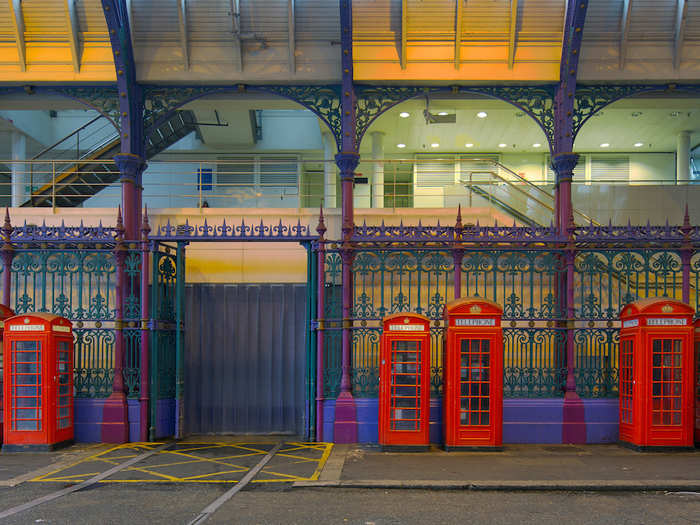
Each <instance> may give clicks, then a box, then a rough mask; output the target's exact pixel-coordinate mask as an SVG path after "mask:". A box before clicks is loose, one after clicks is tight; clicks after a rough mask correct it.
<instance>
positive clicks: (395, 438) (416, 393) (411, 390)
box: [379, 313, 430, 450]
mask: <svg viewBox="0 0 700 525" xmlns="http://www.w3.org/2000/svg"><path fill="white" fill-rule="evenodd" d="M382 327H383V333H382V340H381V347H380V365H379V443H380V444H381V445H382V448H383V449H385V450H425V449H427V448H428V447H429V446H430V434H429V430H430V429H429V427H430V320H429V319H428V318H427V317H425V316H423V315H419V314H408V313H404V314H392V315H389V316H387V317H385V318H384V319H383V320H382Z"/></svg>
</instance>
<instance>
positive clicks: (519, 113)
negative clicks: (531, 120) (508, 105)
mask: <svg viewBox="0 0 700 525" xmlns="http://www.w3.org/2000/svg"><path fill="white" fill-rule="evenodd" d="M515 116H516V117H517V118H522V117H524V116H525V113H523V112H522V111H516V112H515Z"/></svg>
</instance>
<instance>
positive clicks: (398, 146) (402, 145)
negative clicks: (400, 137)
mask: <svg viewBox="0 0 700 525" xmlns="http://www.w3.org/2000/svg"><path fill="white" fill-rule="evenodd" d="M396 147H397V148H405V147H406V144H403V143H399V144H397V145H396Z"/></svg>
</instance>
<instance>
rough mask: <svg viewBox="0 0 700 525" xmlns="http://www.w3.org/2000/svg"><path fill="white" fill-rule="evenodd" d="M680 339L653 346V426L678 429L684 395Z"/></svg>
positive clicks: (662, 341) (663, 340)
mask: <svg viewBox="0 0 700 525" xmlns="http://www.w3.org/2000/svg"><path fill="white" fill-rule="evenodd" d="M681 344H682V342H681V340H680V339H655V340H654V341H653V343H652V373H651V378H652V386H651V393H652V399H651V410H652V417H651V421H652V425H662V426H677V425H680V420H681V399H682V395H683V383H682V359H681Z"/></svg>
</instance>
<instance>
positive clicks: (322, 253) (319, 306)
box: [316, 207, 326, 441]
mask: <svg viewBox="0 0 700 525" xmlns="http://www.w3.org/2000/svg"><path fill="white" fill-rule="evenodd" d="M316 231H317V232H318V248H317V258H318V260H317V263H318V269H317V272H316V273H317V283H318V284H317V286H318V292H317V294H316V316H317V317H316V441H323V383H324V381H323V375H324V374H323V353H324V348H323V345H324V342H325V341H324V335H325V334H324V333H323V331H324V329H325V326H324V323H325V320H324V317H325V314H324V312H325V308H326V304H325V287H326V247H325V244H324V243H325V240H324V235H325V233H326V225H325V223H324V220H323V207H321V209H320V212H319V217H318V226H317V227H316Z"/></svg>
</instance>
